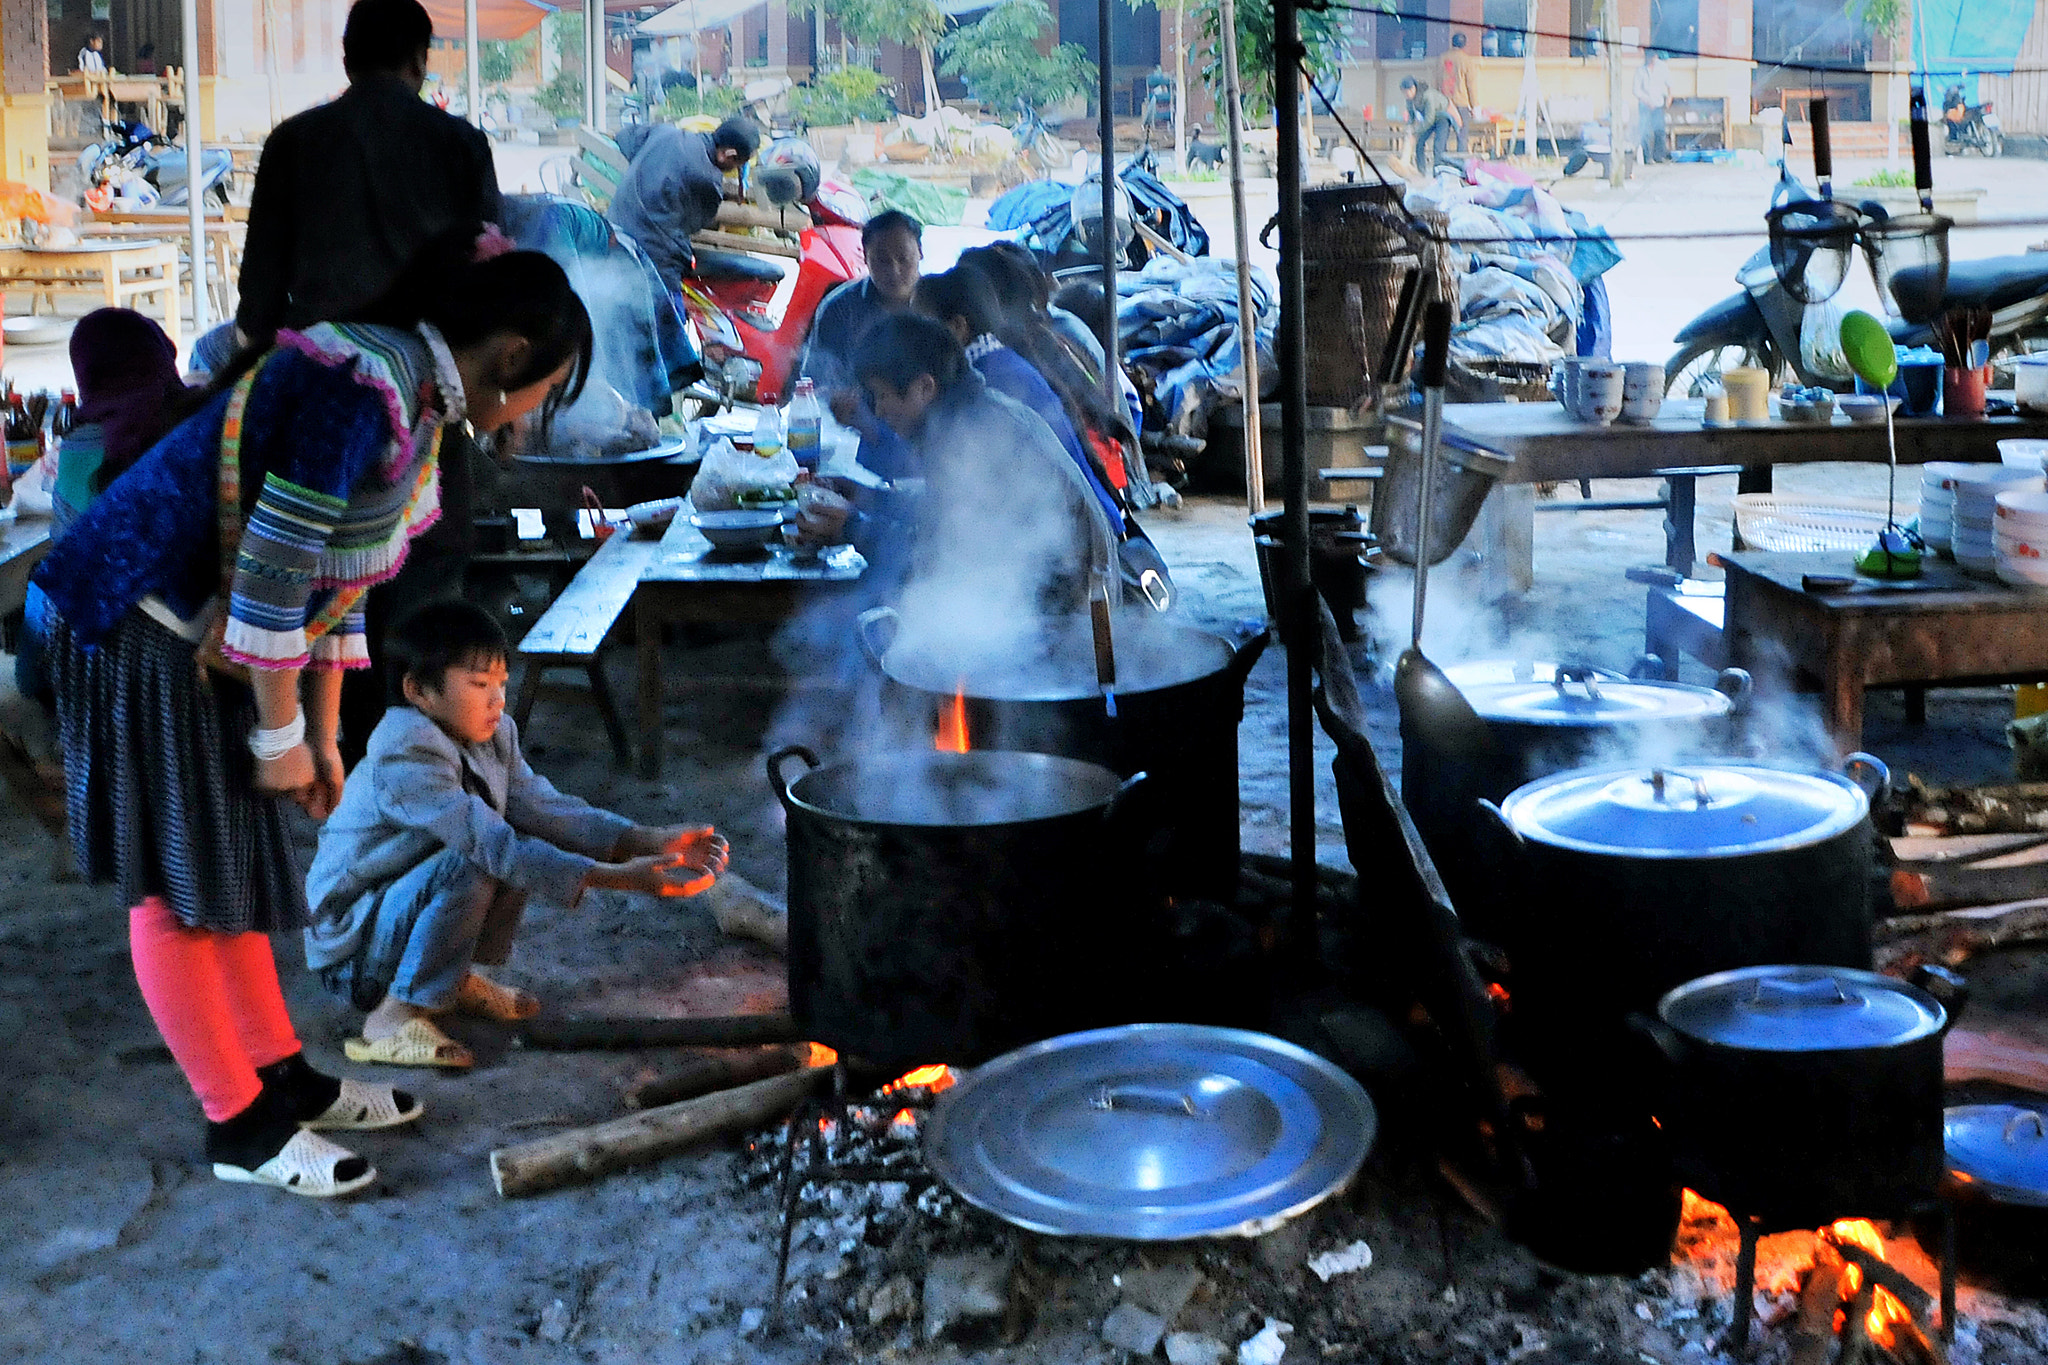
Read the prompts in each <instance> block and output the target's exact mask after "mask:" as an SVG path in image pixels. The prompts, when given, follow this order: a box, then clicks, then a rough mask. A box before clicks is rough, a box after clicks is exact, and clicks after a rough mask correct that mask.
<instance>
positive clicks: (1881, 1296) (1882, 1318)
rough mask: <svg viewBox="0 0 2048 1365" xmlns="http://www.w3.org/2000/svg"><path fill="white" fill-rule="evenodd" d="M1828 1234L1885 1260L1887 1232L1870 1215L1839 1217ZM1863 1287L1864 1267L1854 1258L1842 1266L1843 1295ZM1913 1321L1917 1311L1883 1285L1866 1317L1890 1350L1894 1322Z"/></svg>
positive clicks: (1876, 1336) (1873, 1334) (1874, 1337)
mask: <svg viewBox="0 0 2048 1365" xmlns="http://www.w3.org/2000/svg"><path fill="white" fill-rule="evenodd" d="M1828 1236H1829V1237H1831V1238H1832V1239H1833V1240H1834V1241H1835V1242H1836V1243H1837V1244H1841V1245H1849V1246H1856V1247H1860V1248H1862V1249H1863V1250H1865V1251H1867V1252H1869V1253H1870V1254H1871V1255H1873V1256H1875V1257H1877V1258H1878V1259H1879V1260H1883V1259H1885V1254H1884V1235H1883V1234H1882V1233H1880V1232H1879V1231H1878V1230H1877V1225H1876V1224H1875V1223H1872V1222H1871V1221H1870V1220H1869V1219H1867V1218H1839V1219H1836V1220H1835V1222H1834V1223H1832V1224H1830V1225H1829V1227H1828ZM1862 1287H1863V1269H1862V1267H1861V1266H1858V1265H1857V1264H1855V1263H1854V1262H1853V1261H1852V1262H1850V1263H1848V1264H1847V1265H1845V1266H1844V1267H1843V1268H1842V1294H1843V1296H1844V1297H1845V1298H1853V1297H1854V1296H1855V1294H1856V1292H1857V1291H1858V1290H1859V1289H1861V1288H1862ZM1912 1320H1913V1314H1912V1313H1911V1312H1910V1311H1908V1309H1907V1308H1906V1305H1905V1304H1903V1303H1901V1302H1899V1299H1898V1296H1897V1295H1895V1294H1893V1293H1892V1292H1891V1291H1890V1290H1889V1289H1886V1288H1884V1287H1883V1286H1881V1285H1880V1286H1878V1287H1877V1288H1876V1289H1875V1291H1874V1292H1873V1293H1872V1294H1871V1297H1870V1312H1869V1313H1868V1314H1867V1315H1866V1316H1865V1318H1864V1321H1863V1325H1864V1327H1865V1328H1866V1329H1867V1330H1868V1331H1869V1333H1870V1339H1871V1340H1872V1341H1874V1342H1876V1343H1877V1344H1878V1345H1879V1346H1882V1347H1884V1348H1885V1349H1886V1350H1890V1349H1891V1347H1892V1346H1893V1345H1894V1344H1896V1342H1897V1334H1895V1333H1894V1332H1893V1331H1892V1324H1893V1323H1896V1322H1911V1321H1912Z"/></svg>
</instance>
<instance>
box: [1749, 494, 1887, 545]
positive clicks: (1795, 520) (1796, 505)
mask: <svg viewBox="0 0 2048 1365" xmlns="http://www.w3.org/2000/svg"><path fill="white" fill-rule="evenodd" d="M1913 511H1914V509H1913V507H1912V506H1911V505H1910V504H1904V503H1902V504H1901V505H1900V506H1899V507H1898V509H1897V516H1898V519H1899V520H1900V521H1901V522H1905V521H1908V520H1910V519H1911V518H1912V516H1913ZM1884 513H1885V505H1884V502H1883V501H1882V500H1881V499H1878V498H1831V499H1829V500H1828V501H1826V502H1815V501H1813V500H1811V499H1807V498H1794V497H1786V496H1784V495H1782V494H1778V493H1738V494H1736V495H1735V534H1736V535H1737V536H1738V537H1740V538H1741V541H1742V543H1743V544H1744V545H1748V546H1751V547H1753V548H1755V549H1758V550H1771V551H1777V552H1798V551H1807V552H1813V551H1819V550H1867V549H1869V548H1870V544H1871V542H1872V541H1874V540H1875V539H1877V533H1878V532H1879V531H1882V530H1883V529H1884Z"/></svg>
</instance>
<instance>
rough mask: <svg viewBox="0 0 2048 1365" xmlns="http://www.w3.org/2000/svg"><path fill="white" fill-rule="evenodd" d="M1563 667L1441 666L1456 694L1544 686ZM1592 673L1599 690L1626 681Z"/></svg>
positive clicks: (1489, 662) (1528, 663) (1605, 671)
mask: <svg viewBox="0 0 2048 1365" xmlns="http://www.w3.org/2000/svg"><path fill="white" fill-rule="evenodd" d="M1566 666H1567V665H1562V664H1558V663H1555V662H1553V661H1551V660H1549V659H1467V660H1466V661H1465V662H1464V663H1461V664H1446V665H1444V676H1445V677H1447V678H1449V679H1450V680H1451V682H1452V684H1453V685H1455V686H1456V687H1457V688H1458V689H1459V690H1460V691H1464V690H1466V689H1469V688H1473V687H1481V686H1485V685H1487V684H1489V683H1524V684H1527V683H1532V682H1533V683H1543V684H1546V685H1547V684H1549V683H1550V682H1552V681H1553V680H1554V679H1555V678H1556V677H1557V670H1558V669H1559V668H1561V667H1566ZM1593 672H1594V675H1595V678H1596V680H1597V681H1598V683H1599V684H1600V685H1601V686H1605V685H1606V684H1608V683H1618V682H1626V681H1628V679H1627V677H1626V676H1625V675H1623V674H1620V673H1616V672H1615V671H1614V670H1613V669H1611V668H1599V669H1594V670H1593Z"/></svg>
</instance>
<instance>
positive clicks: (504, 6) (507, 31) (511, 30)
mask: <svg viewBox="0 0 2048 1365" xmlns="http://www.w3.org/2000/svg"><path fill="white" fill-rule="evenodd" d="M420 3H421V4H423V5H425V6H426V8H427V16H428V17H429V18H431V19H432V20H433V21H434V36H435V37H436V38H440V39H442V40H444V41H447V42H456V43H459V42H461V41H462V35H463V33H464V32H465V28H464V25H463V3H462V0H420ZM555 9H556V7H555V6H554V5H546V4H542V3H541V2H540V0H476V31H477V36H478V37H480V38H484V39H504V38H524V37H525V36H526V35H527V34H529V33H531V32H533V30H535V29H536V28H539V27H540V21H541V20H543V19H545V18H547V17H548V16H549V15H550V14H552V13H554V12H555Z"/></svg>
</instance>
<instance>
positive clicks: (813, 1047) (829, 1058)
mask: <svg viewBox="0 0 2048 1365" xmlns="http://www.w3.org/2000/svg"><path fill="white" fill-rule="evenodd" d="M804 1046H805V1047H806V1048H808V1049H809V1050H810V1051H809V1055H808V1056H806V1057H805V1058H804V1065H805V1066H831V1065H832V1064H833V1063H834V1062H837V1061H838V1060H839V1054H838V1053H837V1052H835V1051H833V1050H832V1049H831V1048H829V1047H826V1046H825V1045H824V1044H823V1043H805V1044H804Z"/></svg>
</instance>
